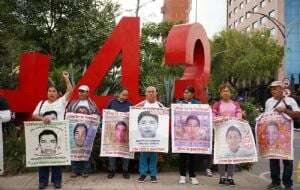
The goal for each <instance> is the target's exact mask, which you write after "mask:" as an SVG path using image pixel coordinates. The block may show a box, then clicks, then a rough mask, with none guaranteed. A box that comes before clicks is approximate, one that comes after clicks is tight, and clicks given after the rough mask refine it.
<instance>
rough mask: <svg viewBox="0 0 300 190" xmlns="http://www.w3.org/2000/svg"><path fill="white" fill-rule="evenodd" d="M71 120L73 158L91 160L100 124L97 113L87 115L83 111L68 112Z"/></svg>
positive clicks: (73, 159) (68, 117) (67, 117)
mask: <svg viewBox="0 0 300 190" xmlns="http://www.w3.org/2000/svg"><path fill="white" fill-rule="evenodd" d="M66 119H68V120H69V126H70V128H69V131H70V145H71V160H72V161H86V160H89V158H90V155H91V152H92V149H93V144H94V139H95V136H96V133H97V129H98V126H99V117H98V116H97V115H86V114H81V113H67V114H66Z"/></svg>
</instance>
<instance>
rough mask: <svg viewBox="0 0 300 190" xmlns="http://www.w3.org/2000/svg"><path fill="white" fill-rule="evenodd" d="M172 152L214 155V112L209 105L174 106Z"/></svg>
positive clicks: (172, 108) (172, 107)
mask: <svg viewBox="0 0 300 190" xmlns="http://www.w3.org/2000/svg"><path fill="white" fill-rule="evenodd" d="M171 110H172V111H171V112H172V117H171V118H172V125H171V129H172V152H173V153H198V154H211V153H212V111H211V108H210V106H209V105H208V104H172V106H171Z"/></svg>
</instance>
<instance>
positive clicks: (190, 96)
mask: <svg viewBox="0 0 300 190" xmlns="http://www.w3.org/2000/svg"><path fill="white" fill-rule="evenodd" d="M193 98H194V93H192V92H190V91H188V90H185V91H184V92H183V99H184V100H186V101H191V100H192V99H193Z"/></svg>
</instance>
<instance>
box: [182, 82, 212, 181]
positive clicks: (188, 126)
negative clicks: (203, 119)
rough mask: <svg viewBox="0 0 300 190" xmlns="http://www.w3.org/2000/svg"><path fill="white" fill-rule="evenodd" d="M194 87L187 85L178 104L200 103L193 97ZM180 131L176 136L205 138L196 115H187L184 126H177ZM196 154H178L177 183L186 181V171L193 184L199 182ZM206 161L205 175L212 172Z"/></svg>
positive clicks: (191, 138)
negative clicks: (196, 169)
mask: <svg viewBox="0 0 300 190" xmlns="http://www.w3.org/2000/svg"><path fill="white" fill-rule="evenodd" d="M194 97H195V89H194V88H193V87H192V86H187V87H186V88H185V89H184V92H183V100H181V101H178V103H179V104H200V101H198V100H196V99H195V98H194ZM178 129H179V130H180V131H177V134H178V136H179V135H181V136H182V138H184V139H188V140H194V139H197V138H206V137H204V136H202V135H201V134H205V132H203V133H201V134H199V129H201V126H200V121H199V119H198V117H197V116H196V115H192V114H191V115H189V116H188V117H187V118H186V120H185V122H184V126H182V127H180V128H178ZM196 158H197V157H196V154H188V153H180V154H179V160H180V161H179V174H180V178H179V184H185V183H186V172H187V171H188V172H189V178H190V181H191V183H192V184H193V185H197V184H199V182H198V180H197V178H196V174H195V168H196V163H197V160H196ZM205 161H207V163H206V164H205V165H206V167H207V169H206V172H207V175H208V176H212V172H211V170H210V162H209V160H208V159H206V160H205Z"/></svg>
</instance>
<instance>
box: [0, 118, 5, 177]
mask: <svg viewBox="0 0 300 190" xmlns="http://www.w3.org/2000/svg"><path fill="white" fill-rule="evenodd" d="M3 173H4V158H3V134H2V122H1V121H0V175H3Z"/></svg>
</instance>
